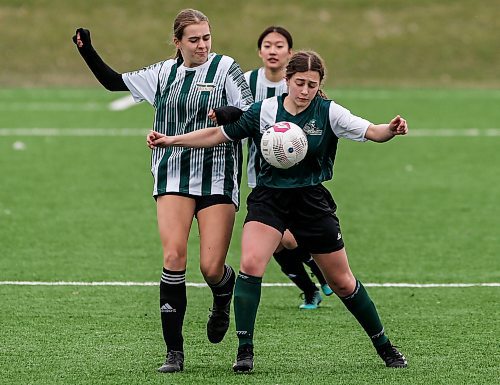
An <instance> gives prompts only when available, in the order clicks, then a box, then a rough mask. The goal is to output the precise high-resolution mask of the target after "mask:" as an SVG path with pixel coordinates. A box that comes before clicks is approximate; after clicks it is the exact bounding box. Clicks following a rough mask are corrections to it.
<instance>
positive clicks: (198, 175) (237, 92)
mask: <svg viewBox="0 0 500 385" xmlns="http://www.w3.org/2000/svg"><path fill="white" fill-rule="evenodd" d="M73 40H74V42H75V44H76V45H77V46H78V50H79V52H80V54H81V55H82V57H83V58H84V59H85V61H86V63H87V64H88V66H89V67H90V69H91V70H92V72H93V73H94V75H95V76H96V77H97V79H98V80H99V81H100V82H101V83H102V84H103V85H104V87H106V88H107V89H108V90H110V91H130V92H131V93H132V95H133V97H134V99H135V100H136V101H141V100H147V101H148V102H149V103H150V104H152V105H153V106H154V108H155V118H154V127H155V130H157V131H159V132H162V133H164V134H167V135H174V134H179V133H184V132H191V131H195V130H198V129H200V128H203V127H206V126H207V125H210V124H211V123H212V122H211V121H210V120H209V119H208V113H209V111H210V110H211V109H213V108H216V107H220V106H225V105H229V106H234V107H238V108H240V109H242V110H246V109H247V108H248V107H249V106H250V104H251V103H252V95H251V94H250V90H249V89H248V85H247V83H246V82H245V79H244V77H243V72H242V71H241V69H240V67H239V65H238V64H237V63H236V62H235V61H234V60H233V59H232V58H230V57H228V56H223V55H217V54H215V53H211V52H210V49H211V43H212V37H211V30H210V24H209V21H208V18H207V17H206V16H205V15H204V14H203V13H201V12H199V11H197V10H193V9H185V10H182V11H181V12H180V13H179V14H178V15H177V17H176V18H175V20H174V25H173V43H174V44H175V47H176V49H177V52H176V55H175V58H173V59H169V60H165V61H161V62H159V63H156V64H153V65H150V66H148V67H145V68H143V69H141V70H138V71H133V72H127V73H124V74H119V73H117V72H115V71H114V70H112V69H111V68H110V67H108V66H107V65H106V64H105V63H104V62H103V61H102V59H101V58H100V57H99V56H98V55H97V53H96V51H95V50H94V49H93V48H92V44H91V40H90V32H89V31H88V30H84V29H82V28H80V29H78V30H77V31H76V35H75V36H74V37H73ZM240 159H241V145H240V144H239V143H231V144H229V145H227V144H223V145H218V146H214V147H211V148H207V149H205V150H199V149H181V148H175V149H167V150H165V149H161V148H158V149H155V150H154V151H152V157H151V171H152V173H153V176H154V190H153V196H154V197H155V199H156V204H157V217H158V228H159V233H160V238H161V243H162V246H163V272H162V276H161V280H160V314H161V324H162V330H163V338H164V340H165V344H166V348H167V355H166V360H165V363H164V364H163V365H162V366H161V367H160V368H159V369H158V371H160V372H163V373H167V372H179V371H182V370H183V369H184V339H183V335H182V327H183V323H184V315H185V313H186V307H187V297H186V264H187V242H188V237H189V232H190V229H191V225H192V222H193V218H194V217H196V219H197V221H198V229H199V234H200V270H201V272H202V274H203V278H204V279H205V281H206V282H207V284H208V286H209V287H210V289H211V290H212V294H213V304H212V309H211V313H210V315H209V319H208V322H207V336H208V339H209V340H210V342H212V343H218V342H220V341H222V339H223V338H224V335H225V334H226V332H227V329H228V327H229V310H230V304H231V299H232V296H233V288H234V281H235V273H234V271H233V269H232V268H231V267H230V266H229V265H226V264H225V260H226V254H227V251H228V248H229V242H230V239H231V234H232V230H233V225H234V218H235V211H236V208H237V207H238V205H239V181H240V178H239V168H240V167H239V166H240V161H241V160H240Z"/></svg>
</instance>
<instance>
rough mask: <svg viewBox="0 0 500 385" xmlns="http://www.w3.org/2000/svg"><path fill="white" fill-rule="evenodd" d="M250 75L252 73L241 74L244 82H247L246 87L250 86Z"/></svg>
mask: <svg viewBox="0 0 500 385" xmlns="http://www.w3.org/2000/svg"><path fill="white" fill-rule="evenodd" d="M251 73H252V71H247V72H245V73H244V74H243V76H244V77H245V81H246V82H247V84H248V85H250V74H251Z"/></svg>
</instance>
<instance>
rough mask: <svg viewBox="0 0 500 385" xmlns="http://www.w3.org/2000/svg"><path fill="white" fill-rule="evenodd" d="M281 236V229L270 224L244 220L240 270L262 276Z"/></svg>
mask: <svg viewBox="0 0 500 385" xmlns="http://www.w3.org/2000/svg"><path fill="white" fill-rule="evenodd" d="M282 236H283V234H282V233H281V231H279V230H277V229H276V228H274V227H272V226H269V225H266V224H263V223H260V222H257V221H249V222H246V223H245V226H243V234H242V237H241V261H240V270H241V271H242V272H244V273H246V274H249V275H253V276H256V277H262V276H263V275H264V272H265V270H266V266H267V264H268V263H269V260H270V259H271V256H272V255H273V252H274V250H276V247H277V246H278V245H279V243H280V241H281V238H282Z"/></svg>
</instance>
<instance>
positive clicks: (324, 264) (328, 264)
mask: <svg viewBox="0 0 500 385" xmlns="http://www.w3.org/2000/svg"><path fill="white" fill-rule="evenodd" d="M312 257H313V258H314V261H315V262H316V264H317V265H318V266H319V268H320V269H321V272H322V273H323V276H324V277H325V279H326V281H327V282H328V285H329V286H330V287H331V288H332V290H333V291H334V292H335V294H337V295H339V296H341V297H344V296H347V295H350V294H352V292H353V291H354V289H355V287H356V279H355V278H354V276H353V274H352V271H351V267H350V266H349V260H348V259H347V253H346V251H345V248H342V249H340V250H337V251H334V252H331V253H324V254H312Z"/></svg>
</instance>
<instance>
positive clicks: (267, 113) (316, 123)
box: [222, 94, 371, 188]
mask: <svg viewBox="0 0 500 385" xmlns="http://www.w3.org/2000/svg"><path fill="white" fill-rule="evenodd" d="M285 97H286V94H283V95H281V96H275V97H273V98H269V99H265V100H263V101H261V102H258V103H255V104H254V105H252V107H250V109H249V110H248V111H246V112H245V113H244V114H243V115H242V116H241V118H240V119H239V120H238V121H237V122H236V123H232V124H227V125H224V126H223V127H222V132H223V133H224V135H225V136H226V137H227V138H228V139H230V140H241V139H243V138H246V137H251V138H253V139H254V140H255V144H256V145H257V149H258V152H259V156H260V155H261V153H260V141H261V139H262V134H263V133H264V131H265V130H266V129H267V128H269V127H271V126H273V125H274V124H275V123H276V122H282V121H286V122H292V123H295V124H296V125H298V126H299V127H301V128H302V130H303V131H304V133H305V134H306V136H307V143H308V149H307V154H306V157H305V158H304V160H302V161H301V162H300V163H299V164H297V165H295V166H293V167H290V168H289V169H285V170H283V169H279V168H275V167H272V166H271V165H270V164H269V163H267V162H266V161H264V160H263V161H262V163H261V166H262V167H261V170H260V173H259V174H258V176H257V186H266V187H271V188H297V187H306V186H315V185H318V184H320V183H322V182H323V181H326V180H329V179H331V178H332V177H333V163H334V161H335V154H336V152H337V143H338V139H339V138H346V139H351V140H355V141H360V142H363V141H366V139H365V133H366V130H367V129H368V126H369V125H370V124H371V123H370V122H369V121H368V120H365V119H363V118H360V117H358V116H355V115H353V114H351V112H350V111H349V110H347V109H346V108H344V107H342V106H340V105H338V104H336V103H335V102H334V101H332V100H325V99H323V98H321V97H320V96H319V95H317V96H316V97H315V98H314V99H313V100H312V101H311V104H310V105H309V107H307V108H306V109H305V110H304V111H302V112H301V113H299V114H297V115H291V114H289V113H288V112H287V111H286V110H285V108H284V107H283V100H284V99H285Z"/></svg>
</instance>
